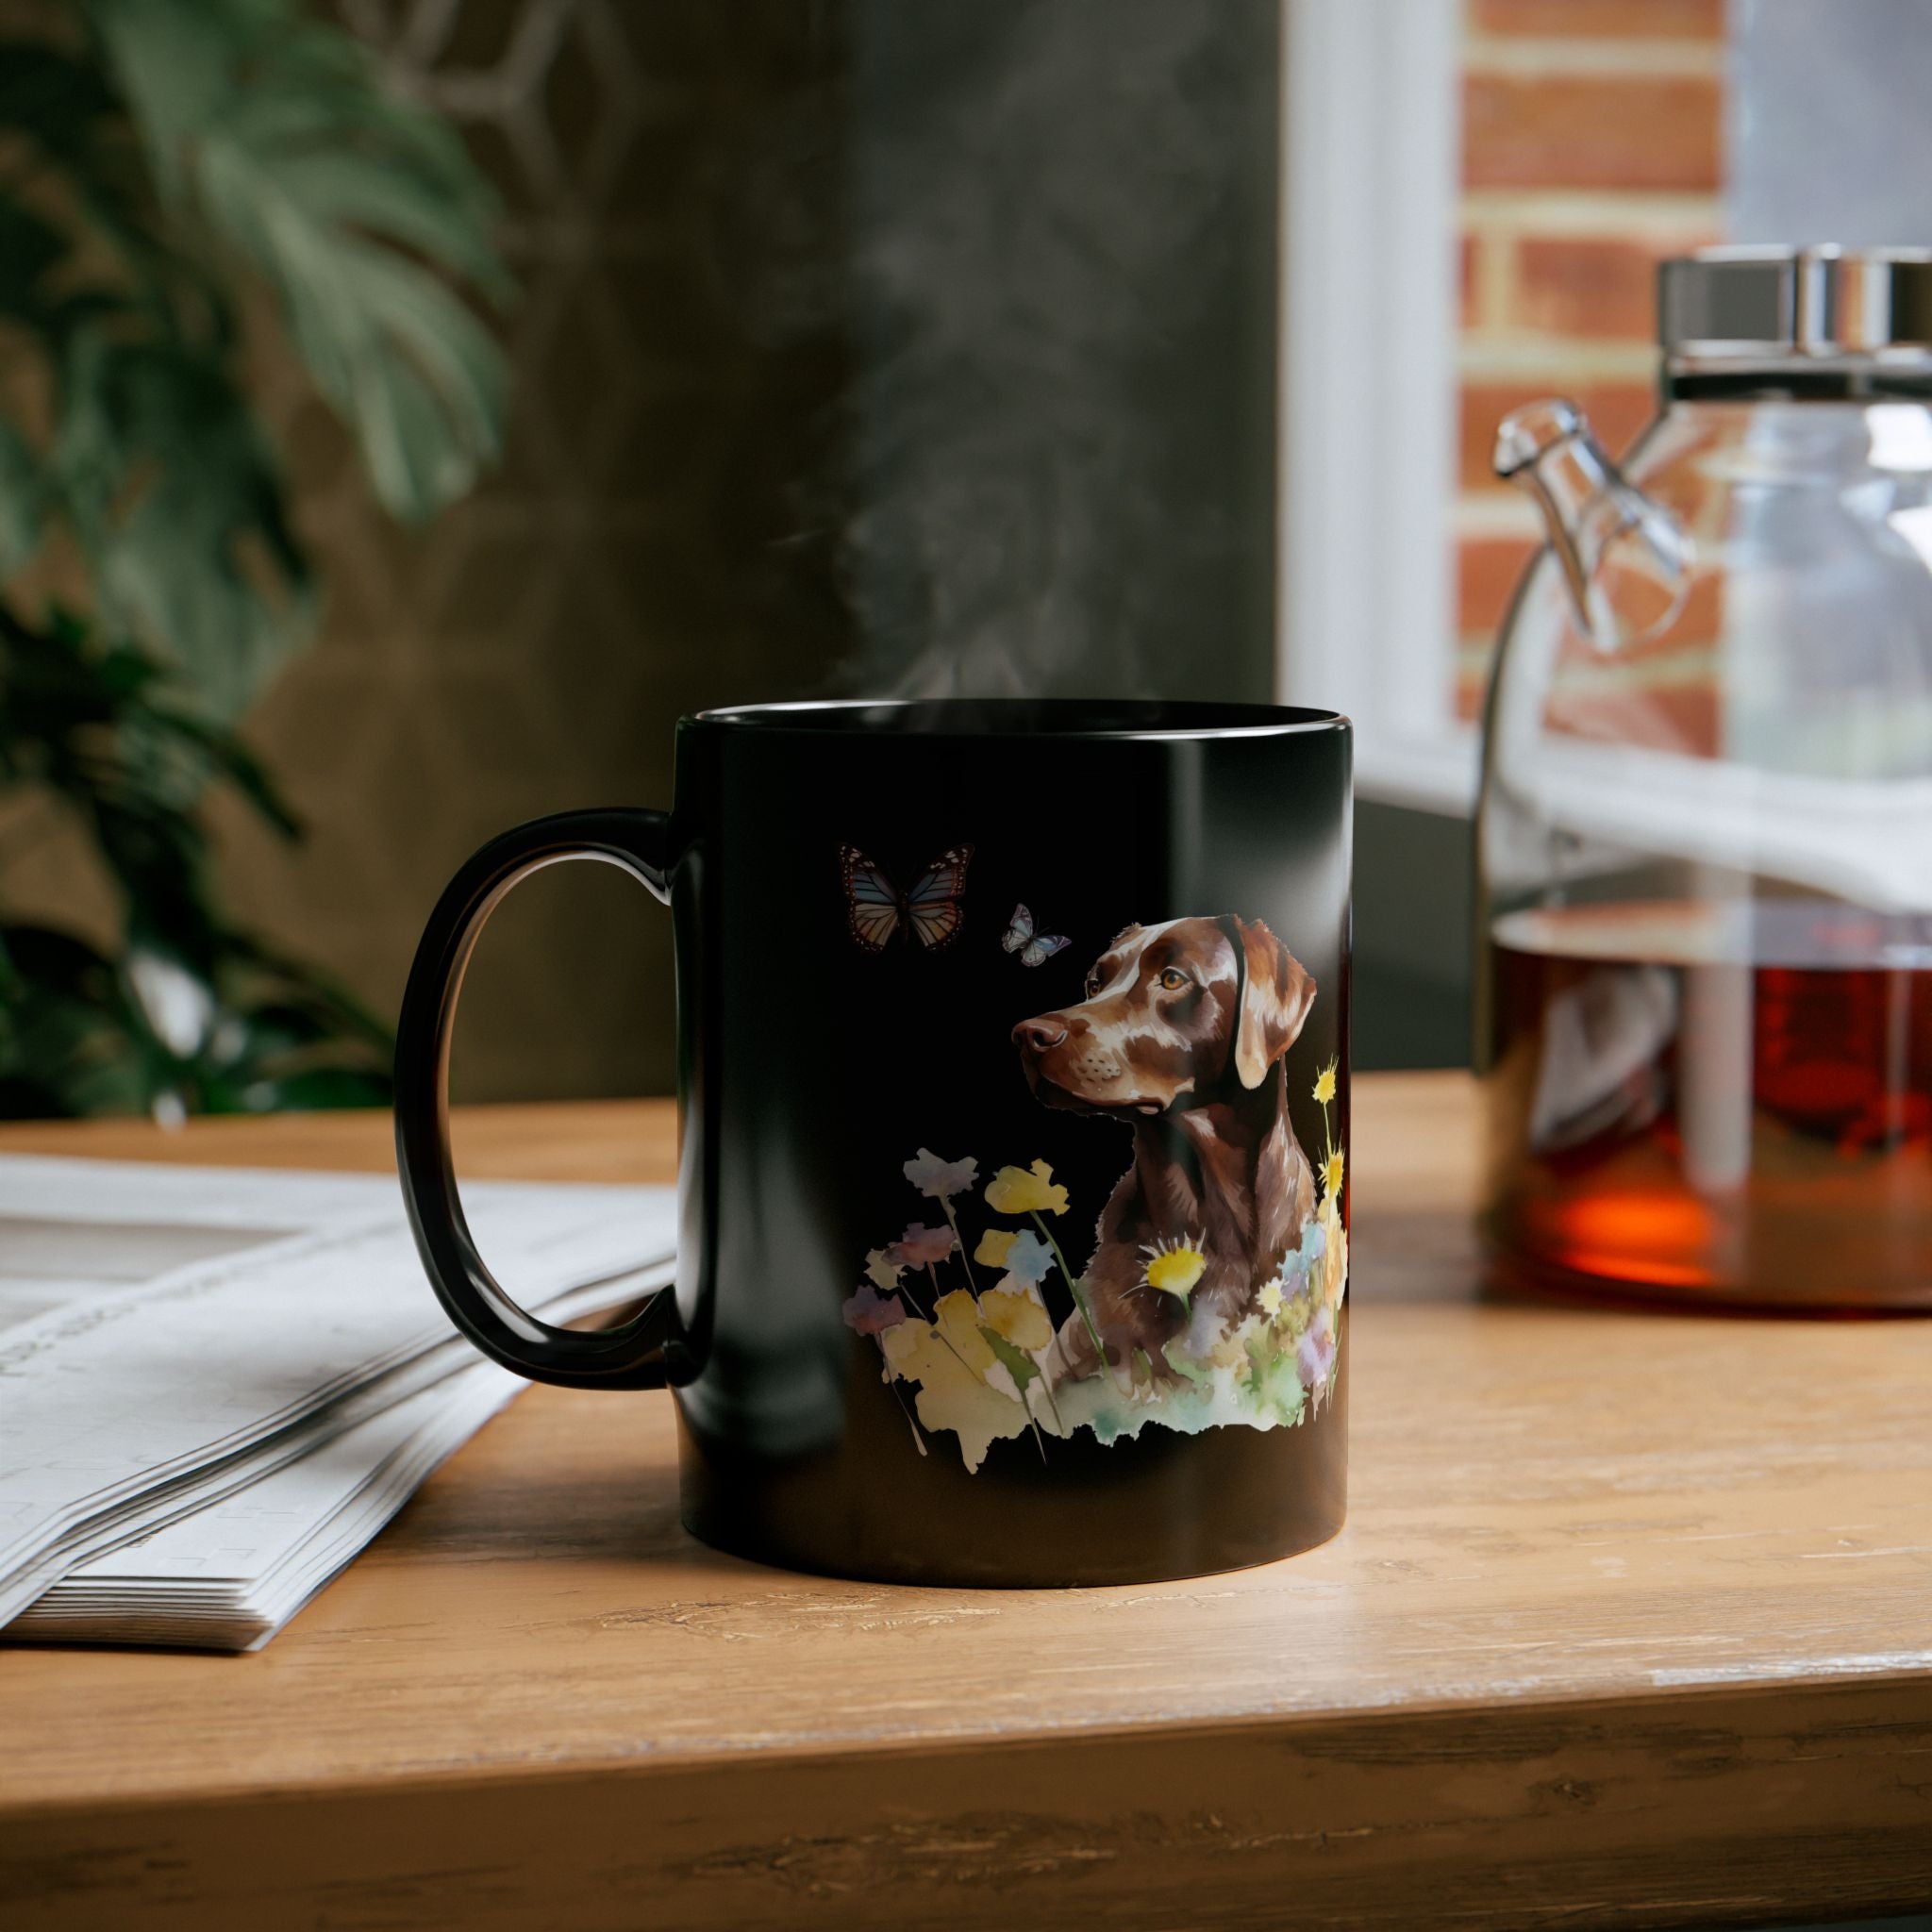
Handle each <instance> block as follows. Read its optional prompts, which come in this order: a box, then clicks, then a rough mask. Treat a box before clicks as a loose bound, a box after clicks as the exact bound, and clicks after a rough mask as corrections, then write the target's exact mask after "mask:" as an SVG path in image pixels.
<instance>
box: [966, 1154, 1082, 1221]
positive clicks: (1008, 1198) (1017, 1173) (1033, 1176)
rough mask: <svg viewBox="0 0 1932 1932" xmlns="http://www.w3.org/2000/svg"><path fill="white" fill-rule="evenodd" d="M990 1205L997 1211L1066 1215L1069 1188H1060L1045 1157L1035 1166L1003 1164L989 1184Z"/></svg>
mask: <svg viewBox="0 0 1932 1932" xmlns="http://www.w3.org/2000/svg"><path fill="white" fill-rule="evenodd" d="M986 1205H987V1206H988V1207H989V1208H991V1209H992V1211H993V1212H994V1213H995V1214H1064V1213H1065V1212H1066V1211H1067V1191H1066V1189H1065V1188H1060V1187H1056V1186H1055V1185H1054V1180H1053V1169H1052V1168H1050V1167H1049V1166H1047V1164H1046V1162H1045V1161H1043V1160H1036V1161H1035V1162H1034V1163H1033V1165H1032V1167H1031V1168H1030V1169H1029V1168H1024V1167H1003V1168H1001V1169H1000V1171H999V1173H998V1174H994V1175H993V1177H992V1179H991V1180H990V1181H988V1182H987V1184H986Z"/></svg>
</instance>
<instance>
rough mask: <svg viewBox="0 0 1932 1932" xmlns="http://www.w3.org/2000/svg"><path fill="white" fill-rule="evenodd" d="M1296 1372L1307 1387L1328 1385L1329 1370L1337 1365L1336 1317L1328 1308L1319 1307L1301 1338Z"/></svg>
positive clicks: (1314, 1387)
mask: <svg viewBox="0 0 1932 1932" xmlns="http://www.w3.org/2000/svg"><path fill="white" fill-rule="evenodd" d="M1294 1359H1295V1373H1296V1374H1299V1375H1300V1377H1301V1380H1302V1387H1303V1388H1305V1389H1320V1388H1323V1387H1324V1386H1325V1385H1326V1383H1327V1380H1328V1375H1329V1372H1330V1371H1331V1370H1332V1369H1333V1368H1334V1366H1335V1317H1334V1316H1333V1315H1332V1314H1331V1313H1330V1312H1329V1311H1328V1310H1327V1309H1326V1308H1318V1309H1317V1310H1316V1311H1315V1319H1314V1320H1313V1321H1312V1322H1310V1323H1309V1324H1308V1332H1307V1334H1306V1335H1304V1336H1303V1337H1302V1339H1301V1344H1300V1346H1299V1347H1298V1348H1297V1349H1296V1350H1295V1357H1294Z"/></svg>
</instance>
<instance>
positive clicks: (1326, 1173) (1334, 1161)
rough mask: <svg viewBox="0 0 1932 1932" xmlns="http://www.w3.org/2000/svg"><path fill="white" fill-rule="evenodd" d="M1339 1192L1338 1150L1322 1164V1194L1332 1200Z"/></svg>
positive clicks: (1339, 1152) (1339, 1168)
mask: <svg viewBox="0 0 1932 1932" xmlns="http://www.w3.org/2000/svg"><path fill="white" fill-rule="evenodd" d="M1322 1192H1323V1194H1324V1196H1325V1197H1326V1198H1327V1199H1328V1200H1331V1201H1332V1200H1334V1198H1335V1197H1336V1195H1337V1194H1339V1193H1341V1150H1340V1149H1339V1148H1338V1149H1337V1150H1336V1151H1335V1152H1334V1153H1332V1154H1330V1155H1329V1157H1328V1158H1327V1159H1326V1160H1324V1162H1323V1163H1322Z"/></svg>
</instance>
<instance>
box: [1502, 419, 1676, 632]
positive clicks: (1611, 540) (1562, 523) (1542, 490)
mask: <svg viewBox="0 0 1932 1932" xmlns="http://www.w3.org/2000/svg"><path fill="white" fill-rule="evenodd" d="M1494 462H1495V470H1496V475H1499V476H1501V477H1503V478H1505V479H1506V480H1507V481H1508V482H1511V483H1517V484H1520V485H1521V486H1522V487H1523V488H1524V490H1526V491H1528V492H1529V493H1530V495H1531V496H1533V497H1534V498H1535V499H1536V502H1537V506H1538V508H1540V509H1541V511H1542V513H1543V523H1544V526H1545V528H1546V529H1547V531H1548V534H1549V540H1550V548H1551V549H1552V550H1554V551H1555V552H1556V554H1557V562H1558V563H1559V564H1560V565H1561V566H1562V570H1563V581H1564V583H1565V584H1566V585H1567V586H1568V588H1569V591H1570V601H1571V603H1572V605H1573V606H1574V608H1575V612H1576V621H1577V624H1578V625H1579V626H1580V627H1581V628H1582V631H1583V634H1584V635H1585V636H1586V637H1587V638H1589V639H1590V641H1591V642H1592V643H1593V644H1595V646H1596V647H1597V649H1598V650H1600V651H1614V650H1618V649H1620V648H1622V647H1623V646H1624V645H1627V644H1637V643H1641V642H1643V641H1645V640H1646V639H1648V638H1654V637H1656V636H1657V635H1658V634H1659V633H1660V632H1662V631H1664V630H1667V629H1668V628H1669V627H1670V625H1672V624H1673V623H1674V621H1675V619H1676V616H1677V613H1678V611H1680V610H1681V609H1682V608H1684V599H1685V597H1686V595H1687V594H1688V593H1689V591H1690V588H1691V558H1692V546H1691V533H1690V532H1689V531H1688V530H1686V529H1685V528H1684V526H1683V525H1682V524H1681V523H1679V522H1678V520H1677V519H1676V517H1675V516H1674V515H1673V514H1672V513H1671V511H1669V510H1668V509H1666V508H1664V507H1663V506H1662V505H1661V504H1659V503H1655V502H1653V501H1652V500H1651V499H1650V498H1649V497H1648V496H1646V495H1644V493H1643V492H1642V491H1641V490H1639V489H1637V488H1636V487H1635V485H1633V484H1631V483H1627V482H1625V481H1624V476H1623V474H1622V472H1621V471H1619V470H1618V468H1617V466H1616V464H1615V463H1613V462H1612V461H1611V460H1610V458H1609V457H1608V456H1607V454H1606V452H1605V450H1604V446H1603V444H1602V443H1600V442H1599V441H1597V440H1596V436H1595V434H1594V432H1593V431H1592V430H1591V426H1590V424H1589V423H1588V421H1587V420H1586V419H1585V417H1584V414H1583V411H1582V410H1581V409H1579V408H1577V407H1576V405H1575V404H1574V403H1571V402H1566V401H1565V400H1564V399H1563V398H1562V397H1560V396H1556V397H1551V398H1549V399H1547V400H1545V401H1543V402H1538V403H1525V404H1524V406H1523V408H1520V409H1513V410H1511V411H1510V413H1509V414H1508V415H1507V416H1506V417H1504V419H1503V421H1502V424H1501V425H1500V426H1499V427H1498V429H1497V431H1496V454H1495V458H1494Z"/></svg>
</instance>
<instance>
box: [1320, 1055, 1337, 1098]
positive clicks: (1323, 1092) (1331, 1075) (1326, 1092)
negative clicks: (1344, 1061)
mask: <svg viewBox="0 0 1932 1932" xmlns="http://www.w3.org/2000/svg"><path fill="white" fill-rule="evenodd" d="M1315 1098H1316V1099H1317V1100H1319V1101H1320V1102H1321V1103H1322V1105H1323V1106H1324V1107H1326V1106H1327V1105H1328V1103H1329V1102H1330V1101H1331V1100H1333V1099H1334V1098H1335V1062H1334V1061H1333V1060H1330V1061H1329V1062H1328V1064H1327V1065H1326V1066H1325V1067H1324V1068H1323V1069H1322V1071H1321V1072H1320V1073H1319V1074H1316V1075H1315Z"/></svg>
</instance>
